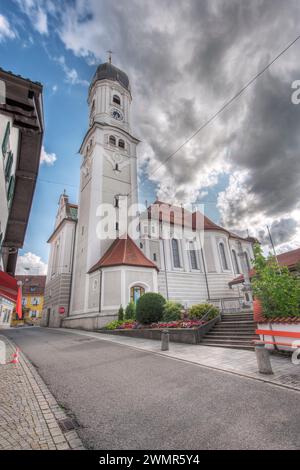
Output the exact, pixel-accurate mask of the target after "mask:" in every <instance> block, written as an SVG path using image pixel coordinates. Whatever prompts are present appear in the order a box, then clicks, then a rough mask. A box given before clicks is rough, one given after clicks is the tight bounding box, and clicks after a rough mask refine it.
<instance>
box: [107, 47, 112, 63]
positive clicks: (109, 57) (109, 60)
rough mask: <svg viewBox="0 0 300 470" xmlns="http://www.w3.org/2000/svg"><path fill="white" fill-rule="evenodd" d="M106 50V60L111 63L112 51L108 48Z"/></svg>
mask: <svg viewBox="0 0 300 470" xmlns="http://www.w3.org/2000/svg"><path fill="white" fill-rule="evenodd" d="M106 52H107V53H108V62H109V63H110V64H111V55H112V53H113V51H111V50H108V51H106Z"/></svg>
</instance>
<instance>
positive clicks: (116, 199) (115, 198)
mask: <svg viewBox="0 0 300 470" xmlns="http://www.w3.org/2000/svg"><path fill="white" fill-rule="evenodd" d="M114 201H115V204H114V206H115V207H119V197H118V196H115V197H114Z"/></svg>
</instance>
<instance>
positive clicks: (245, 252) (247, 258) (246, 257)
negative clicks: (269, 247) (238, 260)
mask: <svg viewBox="0 0 300 470" xmlns="http://www.w3.org/2000/svg"><path fill="white" fill-rule="evenodd" d="M244 255H245V261H246V265H247V269H248V271H250V269H251V265H250V261H249V256H248V253H247V251H244Z"/></svg>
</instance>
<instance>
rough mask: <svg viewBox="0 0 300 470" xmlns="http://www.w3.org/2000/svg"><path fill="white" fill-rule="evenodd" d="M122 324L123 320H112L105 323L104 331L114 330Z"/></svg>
mask: <svg viewBox="0 0 300 470" xmlns="http://www.w3.org/2000/svg"><path fill="white" fill-rule="evenodd" d="M123 323H124V320H113V321H111V322H110V323H107V324H106V325H105V326H104V329H105V330H115V329H116V328H117V327H118V326H120V325H122V324H123Z"/></svg>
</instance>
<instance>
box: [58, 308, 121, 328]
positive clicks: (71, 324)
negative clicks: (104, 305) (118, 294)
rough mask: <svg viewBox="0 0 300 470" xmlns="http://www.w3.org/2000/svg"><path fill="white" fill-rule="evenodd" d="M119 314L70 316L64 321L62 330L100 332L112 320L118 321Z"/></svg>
mask: <svg viewBox="0 0 300 470" xmlns="http://www.w3.org/2000/svg"><path fill="white" fill-rule="evenodd" d="M117 318H118V313H117V312H115V311H113V312H109V313H105V314H101V313H86V314H80V315H70V316H69V317H66V318H64V319H63V321H62V323H61V327H62V328H76V329H79V330H90V331H92V330H98V329H99V328H103V326H105V325H106V324H107V323H109V322H111V321H112V320H117Z"/></svg>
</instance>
